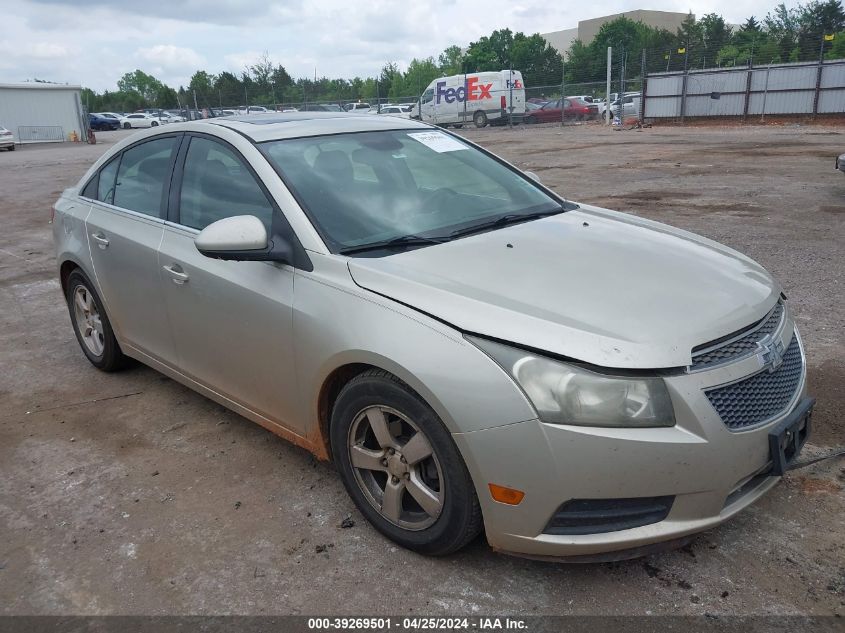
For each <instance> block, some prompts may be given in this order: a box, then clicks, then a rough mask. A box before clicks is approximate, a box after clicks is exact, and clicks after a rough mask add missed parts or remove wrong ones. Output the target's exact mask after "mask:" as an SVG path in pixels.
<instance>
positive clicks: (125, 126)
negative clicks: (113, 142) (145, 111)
mask: <svg viewBox="0 0 845 633" xmlns="http://www.w3.org/2000/svg"><path fill="white" fill-rule="evenodd" d="M123 129H124V130H131V129H132V124H131V123H129V122H127V123H124V124H123Z"/></svg>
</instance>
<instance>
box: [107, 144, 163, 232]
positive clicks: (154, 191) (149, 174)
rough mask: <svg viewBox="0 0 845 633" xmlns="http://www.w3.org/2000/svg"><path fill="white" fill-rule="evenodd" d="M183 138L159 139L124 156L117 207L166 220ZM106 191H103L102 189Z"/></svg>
mask: <svg viewBox="0 0 845 633" xmlns="http://www.w3.org/2000/svg"><path fill="white" fill-rule="evenodd" d="M178 142H179V137H176V136H170V137H165V138H157V139H155V140H152V141H147V142H146V143H141V144H140V145H136V146H135V147H132V148H131V149H128V150H126V151H125V152H124V153H123V158H122V159H121V161H120V169H119V170H118V174H117V182H116V183H115V186H114V205H115V206H117V207H121V208H123V209H129V210H131V211H137V212H138V213H143V214H146V215H151V216H153V217H157V218H158V217H163V213H162V209H163V206H164V194H165V192H166V191H167V186H166V185H169V184H170V174H171V171H172V165H173V156H174V154H175V152H176V148H177V147H178ZM101 188H102V187H101Z"/></svg>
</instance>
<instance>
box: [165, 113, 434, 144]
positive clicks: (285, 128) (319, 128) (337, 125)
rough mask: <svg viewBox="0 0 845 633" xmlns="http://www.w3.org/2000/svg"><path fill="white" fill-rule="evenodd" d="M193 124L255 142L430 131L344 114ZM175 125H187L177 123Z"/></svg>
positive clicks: (237, 118)
mask: <svg viewBox="0 0 845 633" xmlns="http://www.w3.org/2000/svg"><path fill="white" fill-rule="evenodd" d="M197 124H199V125H209V124H210V125H219V126H222V127H227V128H230V129H232V130H235V131H237V132H239V133H241V134H243V135H244V136H246V137H248V138H250V139H252V140H253V141H255V142H257V143H260V142H262V141H275V140H281V139H287V138H300V137H303V136H323V135H327V134H347V133H352V132H376V131H379V130H397V129H430V128H431V126H429V125H427V124H425V123H420V122H419V121H414V120H412V119H397V118H395V117H381V116H378V115H373V116H368V115H361V114H348V113H344V112H271V113H268V114H250V115H243V116H228V117H220V118H216V119H205V120H203V121H197V122H194V124H193V125H197ZM172 125H173V124H172ZM175 125H190V124H180V123H177V124H175ZM168 127H170V126H168ZM192 127H193V126H192ZM171 129H173V128H171ZM194 129H195V128H194Z"/></svg>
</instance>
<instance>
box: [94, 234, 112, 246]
mask: <svg viewBox="0 0 845 633" xmlns="http://www.w3.org/2000/svg"><path fill="white" fill-rule="evenodd" d="M91 238H92V239H93V240H94V241H95V242H97V245H98V246H99V247H100V248H101V249H103V250H106V249H107V248H108V246H109V241H108V240H107V239H106V236H105V235H103V234H102V233H91Z"/></svg>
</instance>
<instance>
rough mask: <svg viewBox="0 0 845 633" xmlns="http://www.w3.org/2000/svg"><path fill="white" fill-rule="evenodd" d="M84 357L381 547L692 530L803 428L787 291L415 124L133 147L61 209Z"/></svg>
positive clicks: (62, 256)
mask: <svg viewBox="0 0 845 633" xmlns="http://www.w3.org/2000/svg"><path fill="white" fill-rule="evenodd" d="M53 235H54V239H55V243H56V248H57V255H58V265H59V275H60V278H61V285H62V288H63V289H64V292H65V296H66V298H67V304H68V307H69V311H70V318H71V321H72V324H73V328H74V331H75V333H76V336H77V338H78V340H79V343H80V346H81V348H82V351H83V352H84V354H85V355H86V356H87V357H88V359H89V360H90V361H91V363H92V364H93V365H94V366H95V367H97V368H99V369H101V370H104V371H112V370H116V369H119V368H120V367H123V366H124V365H125V363H126V362H127V359H128V358H129V357H131V358H134V359H137V360H139V361H141V362H142V363H145V364H147V365H149V366H151V367H153V368H155V369H157V370H159V371H161V372H163V373H164V374H166V375H168V376H170V377H172V378H173V379H175V380H177V381H179V382H182V383H184V384H186V385H188V386H190V387H191V388H193V389H195V390H197V391H198V392H200V393H202V394H204V395H206V396H208V397H209V398H212V399H214V400H216V401H217V402H219V403H222V404H223V405H225V406H227V407H229V408H231V409H232V410H234V411H236V412H238V413H240V414H241V415H244V416H246V417H247V418H250V419H251V420H254V421H255V422H257V423H258V424H261V425H262V426H264V427H266V428H267V429H269V430H270V431H272V432H273V433H276V434H278V435H280V436H282V437H284V438H287V439H289V440H290V441H292V442H295V443H296V444H298V445H300V446H302V447H304V448H306V449H307V450H309V451H311V452H313V453H314V454H315V455H316V456H317V457H318V458H320V459H327V460H332V461H333V462H334V463H335V465H336V467H337V470H338V471H339V473H340V477H341V478H342V480H343V482H344V484H345V486H346V488H347V490H348V492H349V494H350V495H351V497H352V499H353V500H354V502H355V504H356V505H357V507H358V508H359V510H360V511H361V513H362V514H363V515H364V516H365V517H366V518H367V519H368V520H369V521H370V522H371V523H372V525H373V526H375V528H376V529H378V530H379V531H380V532H382V533H383V534H385V535H386V536H387V537H389V538H390V539H393V540H394V541H396V542H397V543H399V544H401V545H403V546H405V547H408V548H411V549H413V550H416V551H419V552H423V553H427V554H440V555H442V554H447V553H449V552H453V551H455V550H457V549H458V548H460V547H462V546H463V545H465V544H466V543H468V542H469V541H470V540H471V539H473V538H474V537H475V536H476V535H477V534H478V533H479V532H480V531H481V530H482V528H483V529H484V531H485V533H486V536H487V540H488V542H489V543H490V545H491V546H492V547H493V548H495V549H496V550H499V551H503V552H509V553H515V554H520V555H525V556H531V557H553V558H558V559H569V560H580V561H583V560H594V559H598V558H604V559H609V558H617V559H618V558H625V557H631V556H636V555H640V554H643V553H646V552H649V551H652V550H653V549H655V548H656V547H658V546H661V547H665V546H667V545H677V544H678V543H682V542H684V540H685V539H687V538H688V537H689V535H691V534H693V533H696V532H699V531H701V530H704V529H707V528H711V527H713V526H715V525H718V524H719V523H721V522H723V521H725V520H726V519H728V518H729V517H731V516H732V515H734V514H736V513H737V512H739V511H740V510H742V509H743V508H745V507H746V506H748V505H749V504H751V503H752V502H754V501H755V500H757V499H758V498H760V497H761V496H762V495H763V494H765V493H766V492H767V491H768V490H770V489H771V488H772V487H773V486H774V485H775V484H776V483H777V482H778V481H779V479H780V476H781V475H782V474H783V473H784V470H785V469H786V468H787V467H788V464H789V463H790V461H791V460H793V459H794V458H795V456H796V455H797V453H798V451H800V449H801V447H802V445H803V443H804V441H805V439H806V437H807V434H808V433H809V429H810V424H809V421H810V412H811V409H812V404H813V401H812V399H810V398H808V397H807V396H806V389H805V376H806V372H805V360H804V350H803V347H802V343H801V339H800V337H799V336H798V332H797V330H796V329H795V324H794V321H793V317H792V315H791V313H790V309H789V303H788V302H787V300H786V296H785V295H784V294H783V292H782V290H781V288H780V286H779V285H778V284H777V283H776V282H775V281H774V280H773V279H772V277H771V276H770V275H769V274H768V273H767V272H766V271H765V270H764V269H763V268H762V267H761V266H759V265H758V264H756V263H755V262H753V261H751V260H750V259H748V258H747V257H744V256H743V255H741V254H739V253H737V252H735V251H733V250H731V249H729V248H726V247H724V246H721V245H719V244H716V243H715V242H712V241H710V240H707V239H704V238H701V237H697V236H695V235H692V234H690V233H686V232H684V231H680V230H677V229H673V228H670V227H668V226H665V225H661V224H658V223H655V222H650V221H648V220H644V219H641V218H636V217H632V216H629V215H624V214H621V213H616V212H613V211H608V210H605V209H600V208H596V207H592V206H589V205H579V204H575V203H573V202H570V201H568V200H565V199H564V198H562V197H561V196H559V195H558V194H556V193H554V192H553V191H550V190H549V189H547V188H545V187H543V186H542V185H541V184H539V183H538V182H537V180H536V177H534V176H533V175H531V174H525V173H522V172H520V171H519V170H517V169H516V168H514V167H513V166H511V165H509V164H507V163H506V162H504V161H502V160H501V159H499V158H497V157H496V156H494V155H492V154H490V153H489V152H486V151H485V150H483V149H481V148H479V147H477V146H475V145H473V144H472V143H470V142H469V141H467V140H465V139H462V138H460V137H457V136H454V135H451V134H449V133H446V132H444V131H442V130H439V129H437V128H434V127H430V126H428V125H425V124H423V123H419V122H416V121H410V120H406V119H400V118H397V117H379V116H359V117H350V116H347V115H344V114H332V113H294V114H269V115H247V116H242V117H240V118H238V117H233V118H228V119H211V120H208V121H203V122H189V123H178V124H174V125H168V126H166V127H165V128H157V129H154V130H149V131H146V132H141V133H138V134H135V135H133V136H131V137H130V138H127V139H125V140H124V141H123V142H121V143H120V144H118V145H116V146H115V147H114V148H113V149H111V150H110V151H109V152H107V153H106V154H105V155H104V156H103V157H102V158H100V160H98V161H97V162H96V163H95V164H94V165H93V166H92V167H91V169H89V170H88V172H87V173H86V174H85V176H84V177H83V178H82V179H81V180H80V181H79V184H78V185H77V186H75V187H72V188H70V189H68V190H66V191H65V192H64V193H63V194H62V196H61V197H60V199H59V200H58V202H57V203H56V205H55V221H54V224H53Z"/></svg>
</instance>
